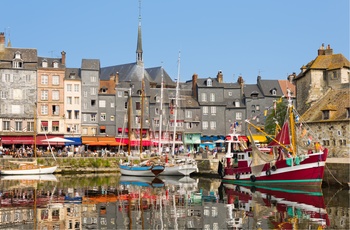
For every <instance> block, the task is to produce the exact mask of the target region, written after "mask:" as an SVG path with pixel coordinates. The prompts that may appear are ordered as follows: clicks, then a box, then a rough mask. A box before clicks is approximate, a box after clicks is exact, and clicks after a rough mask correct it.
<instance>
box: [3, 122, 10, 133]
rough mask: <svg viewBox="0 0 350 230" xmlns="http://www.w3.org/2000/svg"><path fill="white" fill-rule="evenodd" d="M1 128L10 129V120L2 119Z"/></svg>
mask: <svg viewBox="0 0 350 230" xmlns="http://www.w3.org/2000/svg"><path fill="white" fill-rule="evenodd" d="M2 130H4V131H10V121H3V122H2Z"/></svg>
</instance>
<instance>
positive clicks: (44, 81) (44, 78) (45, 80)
mask: <svg viewBox="0 0 350 230" xmlns="http://www.w3.org/2000/svg"><path fill="white" fill-rule="evenodd" d="M48 83H49V76H47V75H41V84H42V85H47V84H48Z"/></svg>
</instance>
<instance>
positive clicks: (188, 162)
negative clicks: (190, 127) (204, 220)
mask: <svg viewBox="0 0 350 230" xmlns="http://www.w3.org/2000/svg"><path fill="white" fill-rule="evenodd" d="M179 83H180V54H179V59H178V76H177V82H176V96H175V98H176V99H175V114H174V132H173V140H172V142H170V143H171V144H172V151H173V153H172V155H175V154H174V151H175V143H176V140H175V137H176V122H177V121H176V120H177V109H178V98H179ZM162 99H163V74H162V83H161V103H163V101H162ZM161 111H162V109H161ZM161 116H162V115H161ZM160 120H161V119H160ZM161 126H162V123H161V124H160V129H159V131H160V132H159V136H160V137H161ZM158 148H159V153H161V148H162V146H161V140H159V143H158ZM165 159H166V160H165V161H166V162H165V169H164V172H162V174H161V175H163V176H189V175H190V174H191V173H193V172H198V166H197V162H196V161H195V160H194V159H192V158H190V157H182V158H175V159H173V160H172V161H171V162H168V156H166V158H165Z"/></svg>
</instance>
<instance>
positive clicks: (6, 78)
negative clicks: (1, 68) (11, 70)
mask: <svg viewBox="0 0 350 230" xmlns="http://www.w3.org/2000/svg"><path fill="white" fill-rule="evenodd" d="M2 81H3V82H13V75H12V74H4V75H3V76H2Z"/></svg>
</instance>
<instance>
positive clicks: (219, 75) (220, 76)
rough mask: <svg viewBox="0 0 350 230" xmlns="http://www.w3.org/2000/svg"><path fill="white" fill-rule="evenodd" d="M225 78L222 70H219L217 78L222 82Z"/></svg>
mask: <svg viewBox="0 0 350 230" xmlns="http://www.w3.org/2000/svg"><path fill="white" fill-rule="evenodd" d="M223 78H224V75H223V74H222V71H221V70H219V72H218V74H217V75H216V79H217V80H218V82H219V83H222V81H223Z"/></svg>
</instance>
